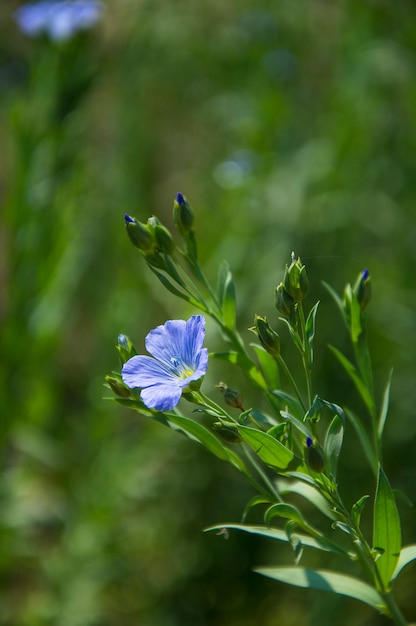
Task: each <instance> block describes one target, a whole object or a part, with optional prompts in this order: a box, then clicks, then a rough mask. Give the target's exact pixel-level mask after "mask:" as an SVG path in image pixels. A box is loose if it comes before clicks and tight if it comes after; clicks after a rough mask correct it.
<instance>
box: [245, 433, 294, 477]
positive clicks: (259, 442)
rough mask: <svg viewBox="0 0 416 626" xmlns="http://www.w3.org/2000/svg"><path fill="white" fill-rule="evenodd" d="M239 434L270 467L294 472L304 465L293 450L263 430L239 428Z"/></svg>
mask: <svg viewBox="0 0 416 626" xmlns="http://www.w3.org/2000/svg"><path fill="white" fill-rule="evenodd" d="M238 432H239V433H240V435H241V437H242V438H243V439H244V441H245V442H246V443H248V445H249V446H250V447H251V448H252V449H253V450H254V452H255V453H256V454H257V455H258V456H259V457H260V458H261V460H262V461H263V462H264V463H265V464H266V465H268V466H269V467H272V468H274V469H276V470H280V471H285V470H289V469H290V470H294V469H296V468H297V467H299V465H301V464H302V460H301V459H298V458H297V457H296V456H295V455H294V454H293V452H292V451H291V450H289V449H288V448H286V447H285V446H284V445H283V444H282V443H280V441H277V439H275V438H274V437H272V436H271V435H268V434H267V433H265V432H263V431H261V430H256V429H255V428H249V427H248V426H238Z"/></svg>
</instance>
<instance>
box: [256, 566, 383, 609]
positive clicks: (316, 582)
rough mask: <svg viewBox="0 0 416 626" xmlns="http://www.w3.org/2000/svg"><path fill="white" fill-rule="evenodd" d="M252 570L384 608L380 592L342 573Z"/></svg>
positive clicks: (300, 570) (299, 568) (299, 570)
mask: <svg viewBox="0 0 416 626" xmlns="http://www.w3.org/2000/svg"><path fill="white" fill-rule="evenodd" d="M254 571H255V572H257V573H259V574H262V576H267V577H268V578H273V579H274V580H278V581H280V582H282V583H287V584H289V585H294V586H295V587H304V588H306V589H319V590H321V591H331V592H332V593H337V594H340V595H343V596H348V597H350V598H355V599H356V600H360V601H361V602H364V603H365V604H369V605H370V606H371V607H373V609H376V610H377V611H380V610H383V609H384V608H385V606H384V602H383V598H382V597H381V596H380V594H379V593H378V592H377V591H376V590H375V589H373V588H372V587H370V585H368V584H367V583H365V582H364V581H362V580H360V579H358V578H352V577H350V576H344V575H343V574H338V573H336V572H330V571H327V570H312V569H307V568H302V567H260V568H256V569H255V570H254Z"/></svg>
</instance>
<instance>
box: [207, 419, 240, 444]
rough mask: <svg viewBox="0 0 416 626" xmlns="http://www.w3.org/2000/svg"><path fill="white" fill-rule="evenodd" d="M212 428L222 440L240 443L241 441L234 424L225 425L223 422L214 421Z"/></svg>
mask: <svg viewBox="0 0 416 626" xmlns="http://www.w3.org/2000/svg"><path fill="white" fill-rule="evenodd" d="M212 428H213V430H215V432H216V433H217V434H218V435H219V436H220V437H221V439H224V441H228V442H229V443H241V441H243V439H242V437H241V436H240V433H239V432H238V430H237V428H236V427H235V426H231V425H230V426H226V425H225V424H224V423H223V422H214V423H213V425H212Z"/></svg>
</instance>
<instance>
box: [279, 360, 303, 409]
mask: <svg viewBox="0 0 416 626" xmlns="http://www.w3.org/2000/svg"><path fill="white" fill-rule="evenodd" d="M277 361H278V363H279V365H280V366H281V368H282V370H283V371H284V373H285V375H286V377H287V379H288V380H289V382H290V384H291V385H292V387H293V389H294V391H295V393H296V396H297V398H298V400H299V402H300V404H301V407H302V409H303V411H304V412H305V413H306V411H307V409H306V406H305V403H304V401H303V398H302V394H301V392H300V391H299V387H298V386H297V384H296V381H295V379H294V378H293V376H292V374H291V372H290V369H289V368H288V366H287V365H286V363H285V361H284V359H283V357H282V355H281V354H279V356H278V357H277Z"/></svg>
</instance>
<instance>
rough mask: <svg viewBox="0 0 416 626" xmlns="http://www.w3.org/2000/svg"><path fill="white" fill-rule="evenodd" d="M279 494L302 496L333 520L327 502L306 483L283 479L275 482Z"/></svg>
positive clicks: (333, 517)
mask: <svg viewBox="0 0 416 626" xmlns="http://www.w3.org/2000/svg"><path fill="white" fill-rule="evenodd" d="M277 485H278V487H279V490H280V493H281V494H282V495H285V494H288V493H295V494H297V495H299V496H302V497H303V498H305V499H306V500H308V502H310V503H311V504H313V505H314V506H315V507H316V508H317V509H319V511H321V513H323V514H324V515H326V516H327V517H328V518H329V519H332V520H333V519H335V514H334V512H333V510H332V509H331V506H330V505H329V503H328V501H327V500H326V499H325V498H324V497H323V496H322V495H321V493H320V492H319V491H318V490H317V489H316V488H315V487H312V486H311V485H308V484H307V483H304V482H301V481H300V480H296V481H288V480H285V479H281V480H279V481H278V482H277Z"/></svg>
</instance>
